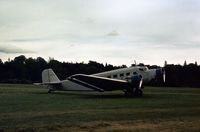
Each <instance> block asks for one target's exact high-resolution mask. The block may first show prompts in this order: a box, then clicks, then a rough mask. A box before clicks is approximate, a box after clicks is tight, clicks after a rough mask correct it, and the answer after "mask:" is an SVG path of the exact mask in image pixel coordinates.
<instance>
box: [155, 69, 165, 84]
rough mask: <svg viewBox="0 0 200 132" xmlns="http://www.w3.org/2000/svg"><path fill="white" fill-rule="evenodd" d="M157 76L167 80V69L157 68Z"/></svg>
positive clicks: (159, 78)
mask: <svg viewBox="0 0 200 132" xmlns="http://www.w3.org/2000/svg"><path fill="white" fill-rule="evenodd" d="M156 78H157V79H158V80H161V81H163V82H165V70H164V69H163V68H157V69H156Z"/></svg>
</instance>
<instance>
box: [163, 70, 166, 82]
mask: <svg viewBox="0 0 200 132" xmlns="http://www.w3.org/2000/svg"><path fill="white" fill-rule="evenodd" d="M163 82H164V83H165V82H166V74H165V70H164V71H163Z"/></svg>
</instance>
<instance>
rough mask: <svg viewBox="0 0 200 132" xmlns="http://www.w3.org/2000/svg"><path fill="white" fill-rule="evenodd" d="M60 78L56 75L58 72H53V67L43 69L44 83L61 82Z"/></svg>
mask: <svg viewBox="0 0 200 132" xmlns="http://www.w3.org/2000/svg"><path fill="white" fill-rule="evenodd" d="M59 82H60V80H59V79H58V77H57V76H56V74H55V73H54V72H53V70H52V69H45V70H43V71H42V83H43V84H48V83H59Z"/></svg>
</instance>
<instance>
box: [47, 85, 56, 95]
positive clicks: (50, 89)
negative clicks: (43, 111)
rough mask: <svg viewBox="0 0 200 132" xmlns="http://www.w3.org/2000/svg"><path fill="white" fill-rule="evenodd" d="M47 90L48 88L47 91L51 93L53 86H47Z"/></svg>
mask: <svg viewBox="0 0 200 132" xmlns="http://www.w3.org/2000/svg"><path fill="white" fill-rule="evenodd" d="M47 88H48V89H49V90H48V93H49V94H50V93H52V92H53V91H55V89H54V88H53V86H48V87H47Z"/></svg>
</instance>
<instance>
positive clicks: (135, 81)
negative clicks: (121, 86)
mask: <svg viewBox="0 0 200 132" xmlns="http://www.w3.org/2000/svg"><path fill="white" fill-rule="evenodd" d="M127 81H128V82H129V83H130V84H131V85H132V86H133V87H135V88H141V85H142V84H141V83H142V76H141V75H133V76H131V77H129V78H127Z"/></svg>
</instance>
